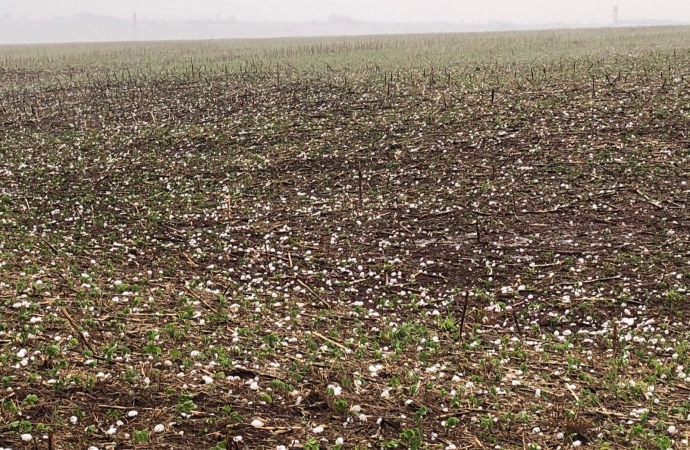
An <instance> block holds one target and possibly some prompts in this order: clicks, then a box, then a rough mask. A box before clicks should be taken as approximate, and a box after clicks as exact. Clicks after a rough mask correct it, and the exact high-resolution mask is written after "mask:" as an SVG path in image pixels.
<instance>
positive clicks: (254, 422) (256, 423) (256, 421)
mask: <svg viewBox="0 0 690 450" xmlns="http://www.w3.org/2000/svg"><path fill="white" fill-rule="evenodd" d="M252 426H253V427H254V428H262V427H263V426H264V423H263V422H262V421H260V420H259V419H254V420H252Z"/></svg>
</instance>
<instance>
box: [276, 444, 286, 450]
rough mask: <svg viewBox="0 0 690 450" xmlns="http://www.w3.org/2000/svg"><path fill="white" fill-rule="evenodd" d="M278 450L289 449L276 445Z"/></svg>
mask: <svg viewBox="0 0 690 450" xmlns="http://www.w3.org/2000/svg"><path fill="white" fill-rule="evenodd" d="M276 450H287V447H286V446H284V445H276Z"/></svg>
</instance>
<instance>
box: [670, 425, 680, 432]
mask: <svg viewBox="0 0 690 450" xmlns="http://www.w3.org/2000/svg"><path fill="white" fill-rule="evenodd" d="M676 433H678V429H677V428H676V427H675V426H673V425H671V426H670V427H668V434H676Z"/></svg>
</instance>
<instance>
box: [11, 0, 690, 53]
mask: <svg viewBox="0 0 690 450" xmlns="http://www.w3.org/2000/svg"><path fill="white" fill-rule="evenodd" d="M614 6H618V9H619V22H618V25H621V26H625V25H660V24H671V23H676V24H677V23H684V22H690V3H688V2H683V1H678V0H659V1H656V2H647V1H642V0H612V1H611V2H601V1H599V0H582V1H578V2H571V1H565V0H549V1H546V0H519V1H515V0H487V1H484V2H480V3H477V2H472V1H467V0H459V1H457V0H427V1H420V0H396V1H393V0H374V1H365V0H350V1H345V0H333V1H328V2H324V1H318V0H261V1H250V0H238V1H232V2H231V1H223V0H199V1H195V2H188V1H181V0H168V1H163V0H144V1H135V0H121V1H117V2H108V1H104V0H89V1H86V0H66V1H49V0H0V44H14V43H32V42H74V41H121V40H133V39H140V40H157V39H214V38H232V37H279V36H322V35H354V34H385V33H419V32H423V33H426V32H458V31H495V30H513V29H538V28H559V27H582V26H602V25H612V24H613V21H614V18H613V8H614ZM135 13H136V15H137V30H136V32H135V30H134V20H133V17H134V14H135Z"/></svg>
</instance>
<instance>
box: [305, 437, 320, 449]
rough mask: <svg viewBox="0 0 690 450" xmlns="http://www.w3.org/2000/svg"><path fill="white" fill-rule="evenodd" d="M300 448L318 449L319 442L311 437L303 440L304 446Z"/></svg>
mask: <svg viewBox="0 0 690 450" xmlns="http://www.w3.org/2000/svg"><path fill="white" fill-rule="evenodd" d="M302 448H303V449H304V450H319V449H320V448H321V445H320V444H319V441H318V440H316V439H315V438H313V437H312V438H309V439H307V440H306V441H305V442H304V446H303V447H302Z"/></svg>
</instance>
